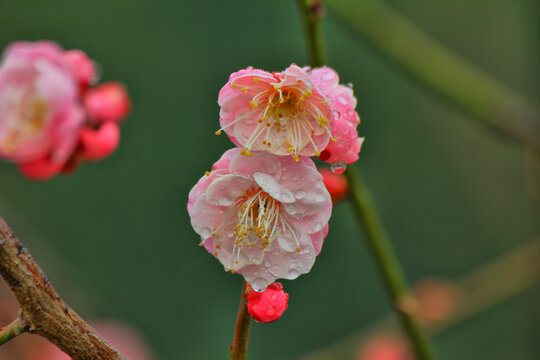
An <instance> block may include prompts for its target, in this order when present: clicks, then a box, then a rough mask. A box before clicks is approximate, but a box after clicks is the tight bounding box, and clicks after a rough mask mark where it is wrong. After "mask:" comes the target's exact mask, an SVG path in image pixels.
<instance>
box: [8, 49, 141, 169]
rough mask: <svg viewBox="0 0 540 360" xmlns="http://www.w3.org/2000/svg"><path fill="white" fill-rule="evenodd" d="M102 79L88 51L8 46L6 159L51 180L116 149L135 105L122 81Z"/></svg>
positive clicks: (20, 167)
mask: <svg viewBox="0 0 540 360" xmlns="http://www.w3.org/2000/svg"><path fill="white" fill-rule="evenodd" d="M96 80H97V75H96V69H95V66H94V63H93V62H92V61H91V60H90V59H89V58H88V57H87V56H86V54H85V53H84V52H82V51H80V50H67V51H66V50H63V49H62V48H60V47H59V46H58V45H57V44H55V43H53V42H49V41H40V42H35V43H30V42H16V43H13V44H11V45H10V46H8V47H7V49H6V50H5V52H4V54H3V59H2V62H1V64H0V158H2V159H4V160H8V161H11V162H14V163H16V164H17V165H18V167H19V170H20V171H21V173H22V174H23V175H24V176H26V177H28V178H31V179H35V180H44V179H48V178H51V177H53V176H55V175H57V174H58V173H60V172H63V173H70V172H71V171H73V169H74V168H75V167H76V166H77V165H78V164H79V163H80V162H81V161H96V160H100V159H102V158H104V157H106V156H108V155H110V154H111V153H112V152H113V151H114V150H115V149H116V147H117V145H118V142H119V139H120V130H119V122H120V121H121V120H122V119H123V118H124V117H126V116H127V114H128V113H129V111H130V107H131V105H130V101H129V97H128V95H127V93H126V90H125V88H124V87H123V86H122V85H121V84H118V83H114V82H110V83H105V84H102V85H99V86H95V87H90V85H91V84H93V83H94V82H96Z"/></svg>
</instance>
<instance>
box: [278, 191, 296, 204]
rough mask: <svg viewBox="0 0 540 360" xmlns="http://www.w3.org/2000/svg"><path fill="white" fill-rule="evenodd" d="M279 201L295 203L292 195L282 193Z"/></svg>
mask: <svg viewBox="0 0 540 360" xmlns="http://www.w3.org/2000/svg"><path fill="white" fill-rule="evenodd" d="M279 200H281V201H282V202H286V203H292V202H294V196H292V194H290V193H281V195H280V196H279Z"/></svg>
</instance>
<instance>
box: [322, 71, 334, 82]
mask: <svg viewBox="0 0 540 360" xmlns="http://www.w3.org/2000/svg"><path fill="white" fill-rule="evenodd" d="M333 78H334V74H331V73H329V72H327V73H325V74H324V75H323V76H322V79H323V80H324V81H330V80H332V79H333Z"/></svg>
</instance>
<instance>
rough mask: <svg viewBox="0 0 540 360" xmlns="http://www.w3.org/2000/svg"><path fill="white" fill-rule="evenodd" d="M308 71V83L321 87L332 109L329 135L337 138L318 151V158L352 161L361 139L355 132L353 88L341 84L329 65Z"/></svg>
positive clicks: (355, 156) (355, 116)
mask: <svg viewBox="0 0 540 360" xmlns="http://www.w3.org/2000/svg"><path fill="white" fill-rule="evenodd" d="M308 74H309V78H310V80H311V82H312V83H313V84H314V85H315V86H316V87H318V88H319V89H320V90H321V92H322V94H324V96H325V97H326V98H327V99H328V101H329V102H330V104H331V106H332V108H333V110H334V121H333V122H332V135H333V136H334V137H335V138H336V141H335V142H330V143H329V144H328V146H327V147H326V149H324V151H322V152H321V155H320V158H321V160H323V161H326V162H328V163H330V164H332V163H339V162H345V163H346V164H351V163H353V162H355V161H356V160H358V153H359V152H360V149H361V146H362V142H363V140H364V138H359V137H358V132H357V131H356V127H357V126H358V124H359V123H360V118H359V116H358V113H357V112H356V110H355V108H356V98H355V97H354V94H353V90H352V88H350V87H348V86H344V85H340V84H339V76H338V74H337V73H336V72H335V71H334V70H332V69H330V68H329V67H322V68H316V69H313V70H310V71H308Z"/></svg>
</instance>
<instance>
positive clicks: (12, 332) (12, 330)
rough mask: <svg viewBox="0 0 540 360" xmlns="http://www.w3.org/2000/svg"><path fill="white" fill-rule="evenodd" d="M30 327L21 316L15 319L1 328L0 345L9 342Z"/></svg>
mask: <svg viewBox="0 0 540 360" xmlns="http://www.w3.org/2000/svg"><path fill="white" fill-rule="evenodd" d="M26 330H28V327H26V326H24V325H23V324H22V322H21V319H20V318H17V319H15V320H14V321H13V322H12V323H11V324H9V325H7V326H5V327H3V328H2V330H0V345H2V344H4V343H7V342H8V341H9V340H11V339H14V338H15V337H17V336H19V335H21V334H22V333H25V332H26Z"/></svg>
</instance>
